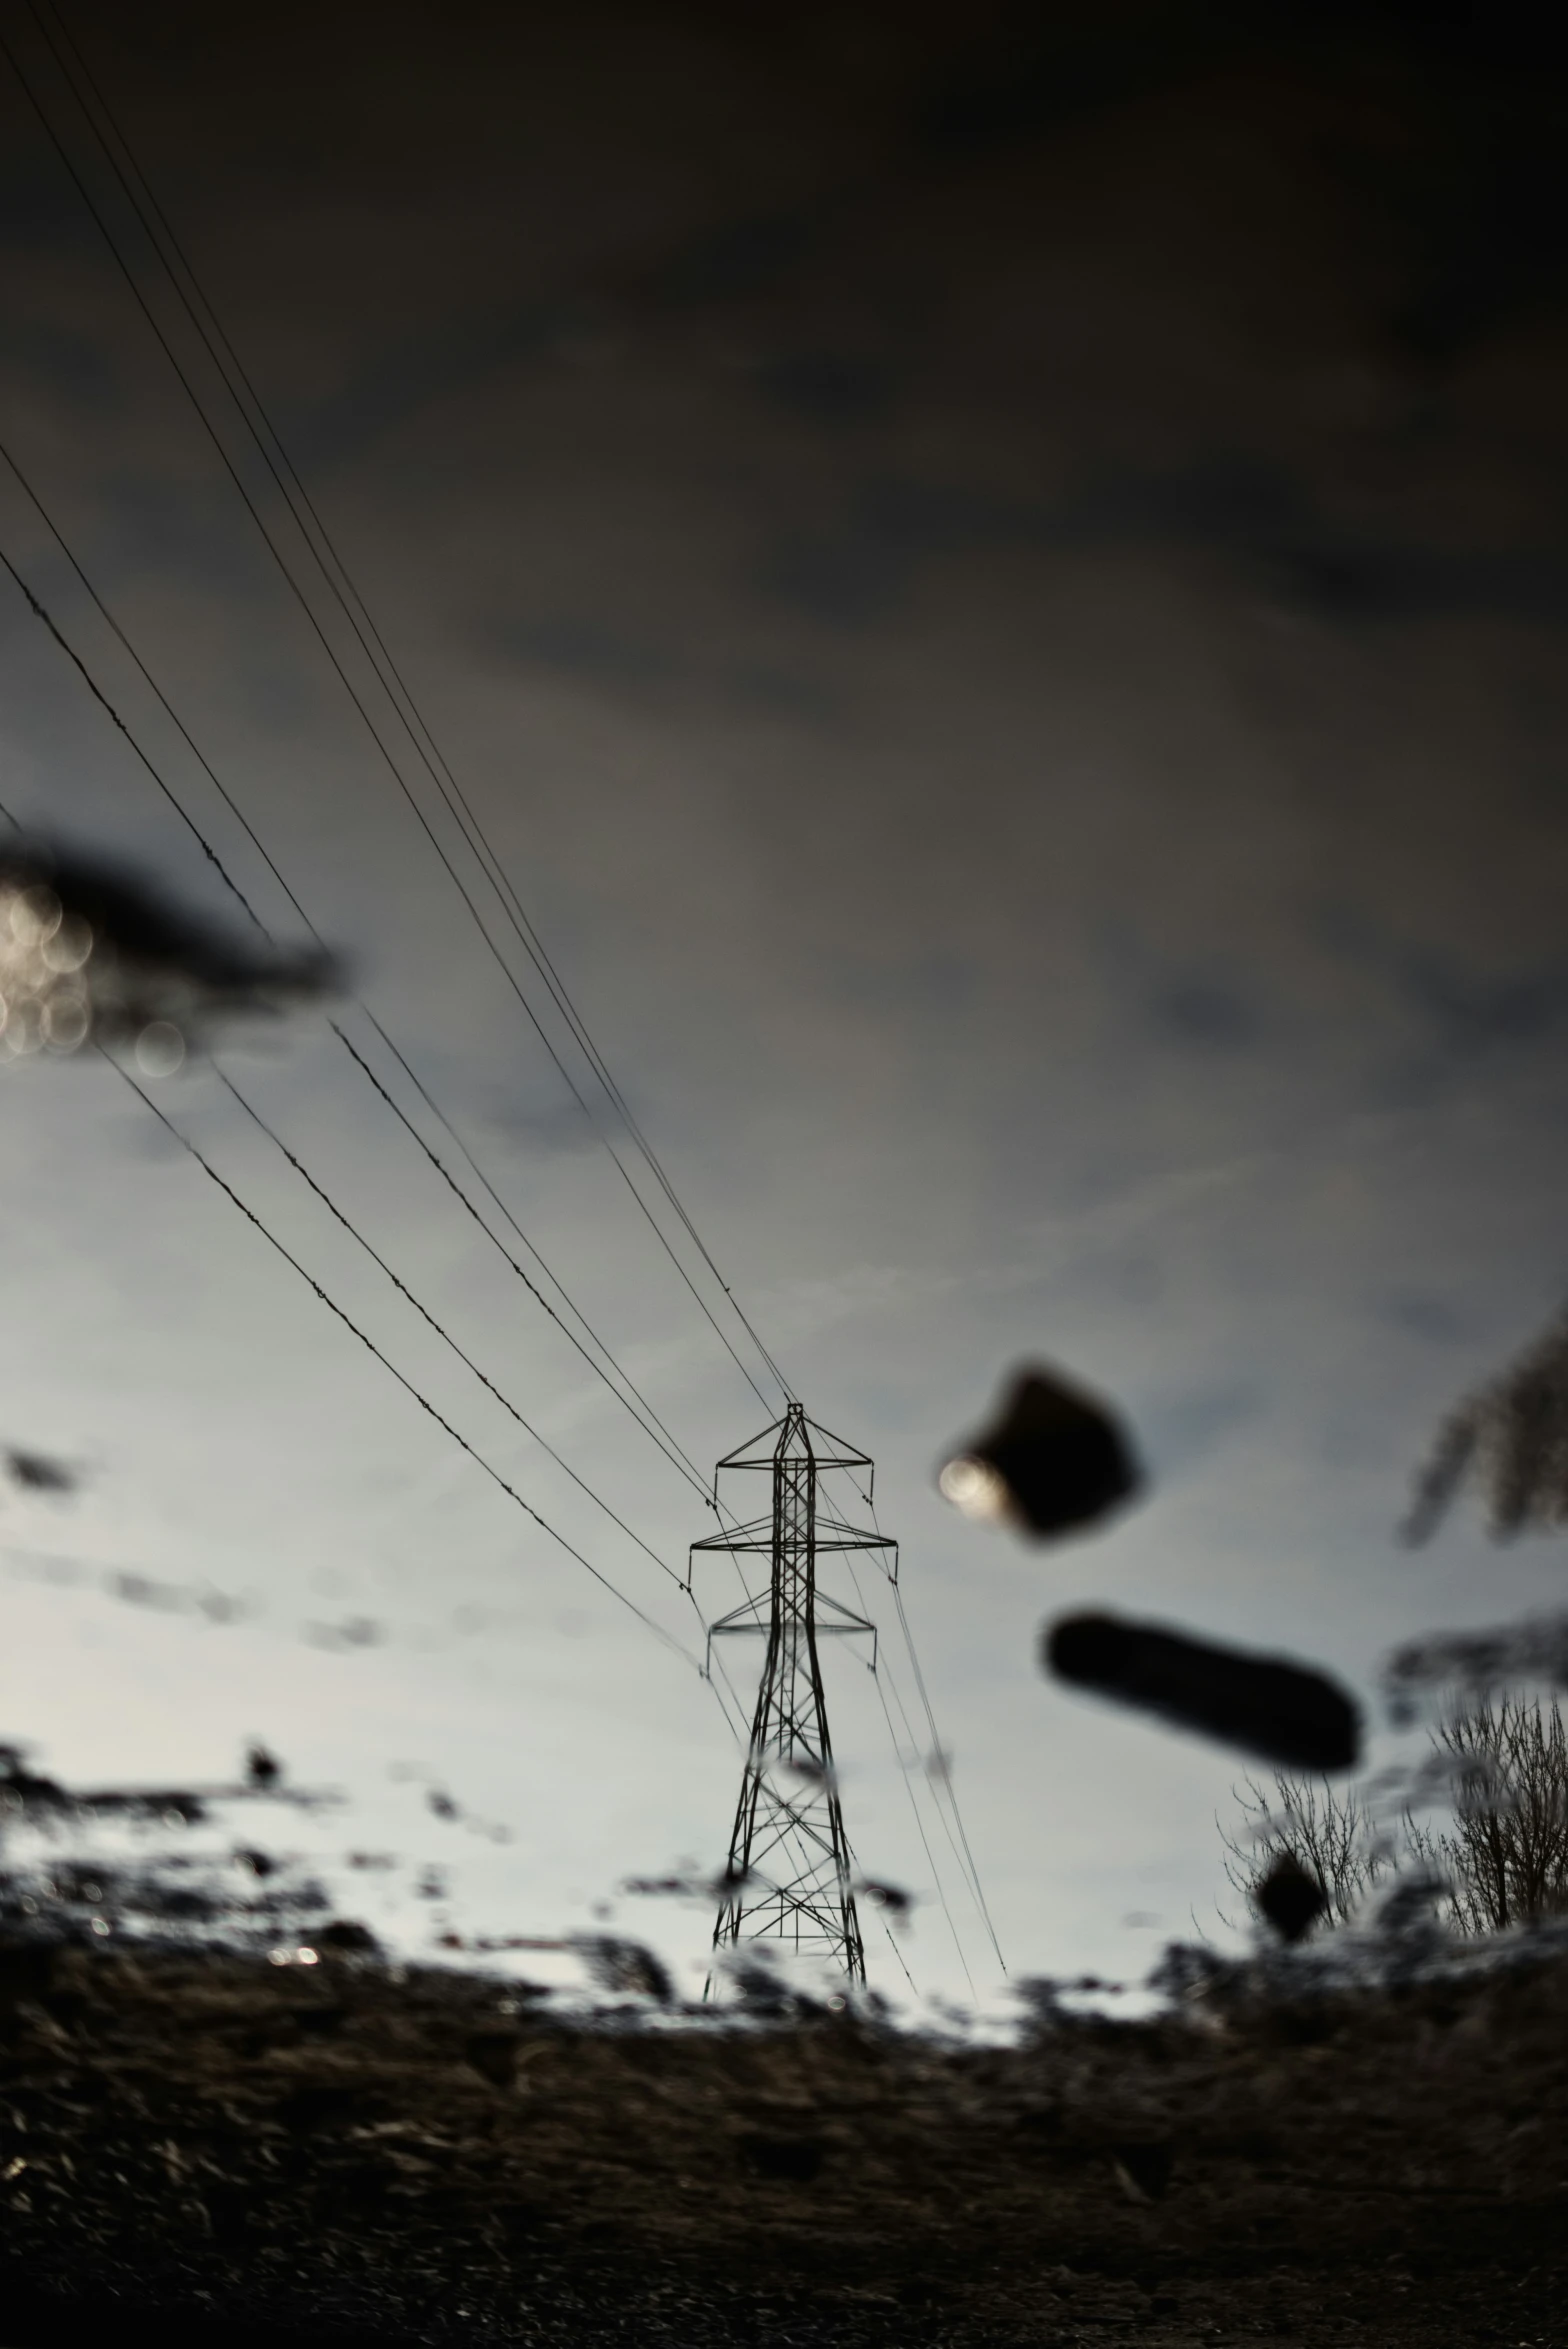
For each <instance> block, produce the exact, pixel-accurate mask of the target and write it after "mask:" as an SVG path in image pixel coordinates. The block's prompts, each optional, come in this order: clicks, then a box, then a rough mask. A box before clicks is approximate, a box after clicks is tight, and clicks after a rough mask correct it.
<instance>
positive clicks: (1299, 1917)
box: [1253, 1852, 1328, 1945]
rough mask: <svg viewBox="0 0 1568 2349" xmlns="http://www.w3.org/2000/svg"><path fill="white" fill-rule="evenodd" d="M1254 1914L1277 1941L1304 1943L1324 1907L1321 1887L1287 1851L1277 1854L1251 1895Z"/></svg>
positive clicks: (1325, 1896) (1326, 1905) (1323, 1895)
mask: <svg viewBox="0 0 1568 2349" xmlns="http://www.w3.org/2000/svg"><path fill="white" fill-rule="evenodd" d="M1253 1897H1254V1899H1255V1900H1256V1902H1257V1906H1258V1914H1259V1915H1260V1916H1261V1917H1263V1918H1264V1919H1265V1920H1266V1921H1267V1922H1268V1923H1269V1924H1270V1925H1272V1926H1273V1928H1274V1930H1275V1932H1276V1933H1277V1934H1278V1935H1279V1937H1280V1939H1281V1941H1285V1942H1289V1943H1290V1944H1292V1945H1294V1944H1295V1943H1296V1942H1298V1941H1304V1940H1305V1939H1306V1937H1307V1935H1308V1934H1309V1933H1310V1932H1311V1930H1312V1928H1313V1926H1314V1925H1315V1924H1316V1923H1317V1921H1318V1919H1319V1917H1321V1916H1322V1915H1323V1913H1324V1911H1325V1910H1326V1909H1327V1907H1328V1896H1327V1894H1326V1893H1325V1892H1324V1890H1323V1887H1322V1885H1321V1884H1320V1883H1319V1882H1318V1880H1317V1878H1316V1877H1315V1876H1314V1875H1313V1874H1312V1873H1311V1871H1310V1869H1307V1868H1304V1867H1303V1866H1302V1864H1301V1862H1300V1861H1299V1860H1298V1859H1296V1858H1294V1857H1293V1855H1292V1854H1291V1853H1290V1852H1281V1853H1280V1856H1279V1858H1278V1859H1277V1860H1276V1861H1275V1862H1274V1864H1273V1866H1272V1867H1271V1868H1270V1869H1269V1871H1268V1874H1267V1875H1266V1876H1265V1877H1264V1878H1263V1880H1262V1882H1261V1883H1260V1884H1259V1886H1258V1888H1257V1891H1256V1893H1255V1894H1254V1895H1253Z"/></svg>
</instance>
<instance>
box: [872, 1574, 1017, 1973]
mask: <svg viewBox="0 0 1568 2349" xmlns="http://www.w3.org/2000/svg"><path fill="white" fill-rule="evenodd" d="M893 1604H894V1607H895V1608H896V1610H897V1613H898V1620H899V1625H900V1628H901V1629H902V1631H903V1634H904V1645H905V1646H906V1647H907V1649H908V1650H909V1661H910V1665H911V1668H912V1669H913V1671H914V1675H915V1687H916V1689H917V1690H918V1691H919V1695H920V1702H921V1705H922V1706H923V1708H924V1711H925V1716H926V1724H927V1726H928V1728H929V1729H930V1731H931V1744H932V1749H933V1751H934V1753H936V1754H937V1755H938V1756H939V1757H943V1760H944V1765H945V1755H944V1749H943V1746H942V1741H941V1738H940V1736H939V1734H938V1731H937V1726H936V1716H935V1714H934V1713H933V1711H932V1709H931V1699H930V1697H929V1695H928V1694H927V1692H926V1678H925V1674H924V1673H923V1672H922V1671H921V1669H920V1658H919V1656H918V1655H917V1654H916V1653H915V1641H914V1634H913V1633H912V1632H911V1630H910V1628H909V1618H908V1616H907V1615H906V1614H905V1612H904V1594H903V1592H902V1591H901V1590H900V1589H899V1587H898V1584H897V1583H896V1582H895V1583H894V1585H893ZM942 1782H943V1784H944V1785H945V1786H946V1788H947V1799H948V1803H949V1805H950V1807H951V1809H952V1813H953V1824H954V1826H955V1827H956V1828H957V1829H958V1836H959V1841H960V1842H961V1843H962V1845H963V1847H964V1857H965V1859H966V1860H967V1861H968V1863H969V1881H970V1884H971V1886H972V1887H973V1890H974V1896H975V1900H976V1902H977V1903H978V1905H979V1909H980V1914H981V1916H982V1917H983V1918H984V1919H985V1929H986V1931H987V1933H988V1934H989V1935H990V1937H991V1947H992V1948H993V1949H994V1950H995V1951H996V1962H997V1964H998V1965H999V1966H1000V1967H1001V1969H1002V1971H1003V1973H1004V1974H1005V1973H1006V1971H1007V1960H1006V1959H1005V1958H1004V1957H1003V1955H1002V1945H1001V1943H1000V1942H999V1941H998V1940H997V1937H996V1927H995V1926H994V1925H993V1924H992V1922H991V1911H990V1907H989V1904H988V1903H987V1900H986V1897H985V1893H984V1890H983V1889H982V1887H981V1883H980V1871H979V1869H978V1868H977V1867H976V1866H975V1856H974V1853H973V1852H972V1851H971V1850H970V1848H969V1836H968V1833H967V1831H966V1829H965V1827H964V1818H963V1813H962V1812H961V1811H960V1809H959V1807H958V1797H957V1795H956V1794H955V1793H954V1791H953V1784H952V1780H951V1779H950V1778H948V1777H947V1775H946V1770H945V1766H944V1769H943V1780H942ZM941 1807H942V1806H941V1803H940V1801H939V1802H938V1804H937V1810H938V1812H939V1813H940V1811H941Z"/></svg>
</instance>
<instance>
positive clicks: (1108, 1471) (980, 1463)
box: [937, 1365, 1143, 1539]
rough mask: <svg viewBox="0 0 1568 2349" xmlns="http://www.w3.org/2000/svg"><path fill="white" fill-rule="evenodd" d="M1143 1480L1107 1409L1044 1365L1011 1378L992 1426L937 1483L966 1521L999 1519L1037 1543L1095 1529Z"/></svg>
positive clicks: (950, 1462)
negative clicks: (1030, 1535) (1083, 1530)
mask: <svg viewBox="0 0 1568 2349" xmlns="http://www.w3.org/2000/svg"><path fill="white" fill-rule="evenodd" d="M1142 1482H1143V1478H1142V1474H1141V1471H1140V1469H1139V1467H1138V1464H1137V1461H1136V1460H1135V1459H1134V1457H1133V1452H1132V1446H1131V1443H1130V1441H1129V1439H1128V1437H1127V1435H1126V1434H1125V1432H1124V1430H1123V1429H1122V1427H1121V1425H1120V1423H1119V1421H1118V1420H1117V1419H1116V1417H1115V1415H1114V1414H1113V1413H1112V1412H1111V1410H1110V1409H1109V1408H1108V1406H1107V1405H1105V1404H1104V1403H1102V1402H1101V1401H1100V1400H1099V1399H1098V1397H1097V1396H1094V1395H1091V1394H1089V1393H1087V1392H1086V1391H1085V1390H1084V1389H1083V1388H1081V1387H1077V1386H1074V1385H1073V1384H1071V1382H1070V1381H1068V1380H1067V1379H1064V1378H1063V1377H1062V1376H1061V1375H1060V1373H1059V1372H1057V1371H1054V1370H1050V1369H1047V1368H1045V1367H1044V1366H1043V1365H1041V1366H1039V1367H1036V1368H1033V1369H1028V1370H1023V1371H1020V1372H1019V1373H1018V1374H1017V1376H1016V1377H1015V1378H1014V1380H1013V1383H1012V1385H1011V1386H1010V1387H1009V1389H1008V1391H1007V1394H1006V1397H1005V1399H1004V1402H1003V1406H1002V1410H1001V1413H1000V1415H999V1417H998V1418H997V1419H996V1421H995V1422H994V1424H993V1425H992V1426H991V1427H990V1428H989V1429H988V1430H987V1431H986V1432H985V1433H984V1434H983V1435H980V1436H978V1437H976V1439H975V1440H974V1442H973V1443H970V1444H968V1445H966V1446H965V1447H964V1449H963V1451H961V1452H959V1453H957V1454H956V1455H955V1456H954V1458H952V1459H951V1460H949V1461H948V1463H947V1465H946V1466H945V1467H944V1468H943V1470H942V1471H941V1474H940V1475H939V1476H938V1478H937V1484H938V1487H939V1489H940V1491H941V1493H942V1495H943V1497H944V1498H945V1499H946V1500H949V1501H951V1502H952V1503H953V1506H954V1507H955V1508H957V1509H962V1511H963V1512H964V1515H965V1516H966V1517H982V1518H999V1519H1002V1520H1004V1521H1006V1522H1008V1523H1011V1524H1013V1525H1016V1526H1018V1527H1020V1528H1021V1529H1022V1530H1024V1531H1025V1532H1028V1533H1033V1534H1038V1535H1039V1536H1040V1537H1041V1538H1042V1539H1043V1538H1045V1537H1047V1536H1049V1535H1051V1534H1063V1533H1073V1532H1076V1531H1078V1530H1080V1529H1081V1528H1083V1527H1085V1526H1089V1525H1093V1524H1095V1523H1096V1522H1097V1521H1098V1520H1099V1519H1100V1518H1102V1517H1104V1516H1106V1515H1107V1514H1108V1513H1109V1512H1110V1511H1111V1510H1112V1509H1114V1508H1117V1507H1119V1506H1120V1504H1121V1503H1122V1502H1124V1501H1128V1500H1130V1499H1131V1498H1132V1497H1133V1495H1134V1494H1135V1493H1136V1492H1137V1491H1138V1489H1139V1487H1140V1485H1141V1484H1142Z"/></svg>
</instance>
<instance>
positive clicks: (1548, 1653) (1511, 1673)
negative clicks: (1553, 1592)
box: [1383, 1615, 1568, 1729]
mask: <svg viewBox="0 0 1568 2349" xmlns="http://www.w3.org/2000/svg"><path fill="white" fill-rule="evenodd" d="M1522 1680H1544V1681H1545V1682H1546V1684H1547V1686H1548V1687H1549V1688H1568V1615H1534V1616H1526V1617H1525V1618H1524V1619H1523V1621H1521V1622H1518V1623H1503V1624H1499V1625H1497V1626H1495V1627H1494V1626H1488V1627H1487V1628H1485V1629H1483V1630H1479V1631H1433V1632H1426V1633H1423V1634H1422V1636H1421V1637H1420V1638H1419V1639H1411V1640H1406V1642H1405V1643H1404V1645H1403V1646H1402V1647H1397V1648H1395V1649H1394V1650H1393V1652H1392V1654H1391V1655H1389V1656H1388V1657H1387V1658H1386V1659H1385V1661H1384V1665H1383V1688H1384V1692H1385V1694H1386V1695H1387V1698H1388V1709H1389V1714H1390V1717H1391V1719H1392V1720H1393V1722H1394V1725H1395V1727H1396V1728H1400V1729H1403V1728H1408V1726H1409V1724H1410V1723H1411V1722H1412V1721H1413V1720H1414V1719H1415V1715H1416V1700H1417V1697H1418V1696H1419V1694H1420V1693H1421V1691H1423V1690H1425V1689H1440V1690H1442V1691H1443V1692H1444V1694H1445V1695H1447V1696H1449V1697H1452V1696H1455V1695H1460V1694H1463V1693H1464V1692H1466V1691H1470V1692H1473V1693H1476V1694H1479V1695H1482V1696H1487V1695H1490V1694H1491V1693H1492V1692H1493V1691H1495V1690H1497V1689H1500V1688H1506V1687H1507V1686H1508V1685H1509V1684H1510V1683H1511V1682H1517V1681H1522Z"/></svg>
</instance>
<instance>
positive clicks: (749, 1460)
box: [692, 1403, 896, 1982]
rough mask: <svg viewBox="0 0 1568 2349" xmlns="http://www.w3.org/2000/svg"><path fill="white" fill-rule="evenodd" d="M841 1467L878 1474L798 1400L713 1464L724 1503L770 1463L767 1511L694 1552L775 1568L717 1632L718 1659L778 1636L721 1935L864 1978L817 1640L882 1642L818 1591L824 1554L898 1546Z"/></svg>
mask: <svg viewBox="0 0 1568 2349" xmlns="http://www.w3.org/2000/svg"><path fill="white" fill-rule="evenodd" d="M833 1468H844V1469H848V1470H850V1471H854V1470H856V1469H864V1470H866V1471H867V1472H868V1473H869V1472H870V1471H871V1462H870V1460H868V1459H867V1457H866V1455H865V1454H864V1453H863V1452H856V1451H853V1450H851V1449H850V1447H849V1446H848V1445H847V1444H845V1443H843V1442H842V1441H841V1440H840V1438H839V1437H837V1436H834V1435H830V1434H829V1433H828V1432H827V1430H826V1429H825V1428H820V1427H817V1426H816V1425H815V1424H814V1423H813V1422H812V1421H811V1420H809V1419H808V1418H807V1417H806V1415H805V1412H804V1411H803V1410H802V1408H801V1406H800V1404H799V1403H791V1404H790V1406H789V1409H788V1410H787V1411H786V1412H785V1414H784V1417H783V1418H782V1419H779V1420H775V1421H774V1423H773V1425H772V1426H771V1427H768V1428H765V1429H764V1430H763V1432H762V1434H761V1435H760V1436H756V1437H754V1438H753V1439H752V1441H751V1442H750V1443H748V1444H742V1445H741V1446H740V1448H739V1449H738V1450H737V1451H734V1452H731V1453H729V1454H728V1455H727V1456H726V1457H725V1458H724V1459H722V1460H721V1461H720V1462H719V1464H718V1467H717V1468H716V1469H715V1471H714V1478H713V1495H714V1501H715V1504H716V1505H721V1502H722V1494H721V1488H720V1483H719V1479H720V1477H721V1476H723V1475H724V1474H725V1472H726V1471H728V1470H735V1471H746V1470H751V1471H766V1472H767V1473H768V1474H769V1475H770V1476H771V1478H772V1507H771V1509H770V1511H769V1512H768V1514H767V1515H766V1516H764V1517H756V1518H753V1519H751V1520H750V1521H749V1522H747V1523H744V1524H735V1523H734V1522H733V1520H732V1521H731V1530H730V1531H729V1532H727V1533H715V1534H710V1535H709V1536H708V1538H707V1540H706V1541H700V1542H694V1543H693V1544H692V1552H693V1556H694V1557H695V1556H696V1555H697V1553H699V1552H701V1551H705V1550H728V1551H729V1552H730V1553H731V1554H732V1555H733V1556H734V1557H735V1558H736V1559H737V1561H738V1560H741V1559H743V1558H746V1557H764V1556H765V1557H767V1558H768V1559H769V1561H770V1563H771V1569H772V1571H771V1577H770V1585H769V1589H768V1592H767V1594H766V1597H765V1598H764V1595H763V1594H762V1593H761V1592H756V1593H753V1592H751V1591H750V1590H749V1589H748V1591H747V1596H746V1597H745V1599H744V1600H743V1601H742V1602H741V1604H740V1605H739V1606H738V1607H734V1608H732V1609H731V1610H730V1612H729V1614H727V1615H723V1616H721V1617H720V1618H719V1620H718V1621H717V1622H716V1623H714V1624H712V1625H711V1626H710V1628H709V1632H708V1641H709V1655H710V1659H711V1655H712V1643H713V1641H714V1640H715V1639H722V1638H726V1637H733V1636H735V1635H737V1634H740V1633H746V1632H750V1633H757V1634H763V1635H765V1636H766V1639H767V1650H766V1655H765V1658H764V1661H763V1666H762V1679H761V1684H760V1686H759V1688H758V1690H757V1706H756V1711H755V1714H754V1715H753V1718H752V1724H751V1743H750V1747H749V1749H748V1751H747V1755H746V1764H745V1768H744V1770H743V1772H742V1774H741V1785H740V1800H739V1802H738V1803H737V1804H736V1807H735V1825H734V1828H733V1830H732V1832H731V1835H730V1853H729V1865H728V1868H727V1869H726V1871H725V1877H724V1883H725V1896H724V1899H723V1902H722V1904H721V1906H720V1909H719V1915H718V1922H717V1924H716V1925H715V1926H714V1930H713V1946H714V1948H715V1949H716V1950H720V1949H726V1948H729V1947H731V1946H732V1945H733V1944H735V1943H736V1942H740V1941H768V1942H774V1943H778V1944H781V1945H783V1946H785V1947H788V1948H789V1949H791V1950H793V1951H796V1952H800V1953H804V1954H808V1955H811V1956H815V1957H820V1958H825V1959H826V1960H827V1961H828V1962H829V1963H830V1964H834V1965H837V1966H839V1967H841V1968H842V1970H843V1971H844V1973H845V1974H847V1975H848V1976H849V1978H850V1980H851V1981H854V1982H864V1980H865V1978H866V1958H865V1950H864V1948H863V1946H862V1944H861V1938H860V1921H859V1918H858V1917H857V1915H856V1913H855V1892H854V1876H853V1864H852V1855H851V1852H850V1848H849V1840H848V1838H847V1836H846V1835H845V1833H844V1815H843V1812H842V1810H841V1809H840V1807H839V1798H838V1786H837V1782H836V1780H835V1777H834V1772H833V1741H832V1738H831V1737H830V1735H829V1733H828V1708H827V1698H826V1696H825V1694H824V1692H823V1686H822V1666H821V1659H820V1657H819V1655H818V1652H817V1643H818V1641H819V1640H820V1639H822V1638H823V1637H825V1636H828V1635H831V1634H838V1635H841V1636H842V1635H846V1634H854V1633H857V1632H864V1633H866V1634H867V1635H868V1636H869V1637H870V1639H871V1641H872V1643H873V1646H872V1661H873V1664H874V1663H875V1658H876V1648H875V1641H876V1626H875V1625H874V1624H872V1623H868V1622H867V1621H866V1619H865V1617H864V1616H863V1615H857V1614H854V1613H853V1612H852V1611H851V1610H850V1609H849V1608H848V1607H846V1606H844V1605H843V1604H842V1602H841V1601H840V1600H838V1599H835V1598H832V1597H830V1596H829V1595H828V1594H827V1593H826V1592H823V1591H819V1590H818V1588H817V1560H818V1558H819V1557H820V1556H821V1555H822V1553H823V1552H824V1551H837V1550H882V1551H890V1550H894V1549H895V1548H896V1544H895V1543H894V1542H893V1541H891V1540H890V1539H889V1538H888V1537H887V1536H886V1535H884V1534H881V1533H873V1532H867V1531H866V1530H865V1528H864V1527H862V1526H857V1525H851V1524H850V1523H848V1522H847V1520H846V1519H845V1518H844V1517H842V1516H841V1515H840V1514H839V1513H838V1512H837V1511H836V1510H835V1509H834V1508H833V1507H832V1506H831V1505H830V1503H829V1501H828V1499H827V1497H826V1495H825V1494H824V1492H823V1490H822V1485H821V1478H822V1475H823V1472H824V1471H825V1470H827V1469H833ZM867 1498H868V1500H869V1490H868V1494H867ZM725 1514H728V1512H725ZM743 1580H744V1570H743Z"/></svg>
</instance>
